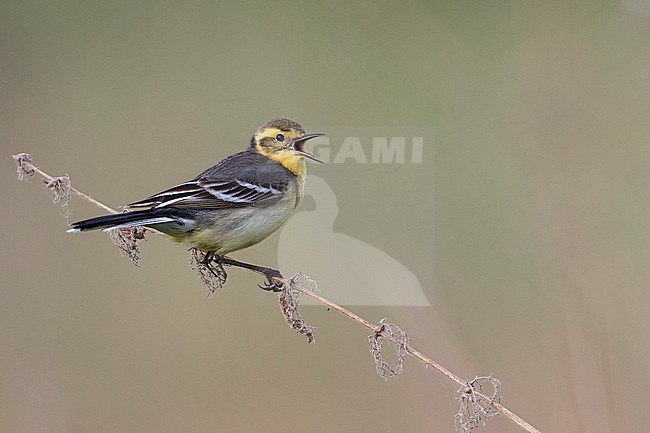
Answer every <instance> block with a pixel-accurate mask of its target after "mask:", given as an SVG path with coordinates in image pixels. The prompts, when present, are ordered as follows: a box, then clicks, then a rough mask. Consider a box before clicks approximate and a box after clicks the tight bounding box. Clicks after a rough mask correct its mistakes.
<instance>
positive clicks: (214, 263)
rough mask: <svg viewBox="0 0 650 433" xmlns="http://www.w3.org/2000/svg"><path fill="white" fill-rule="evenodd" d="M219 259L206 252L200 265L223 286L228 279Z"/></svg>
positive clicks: (218, 256) (217, 256)
mask: <svg viewBox="0 0 650 433" xmlns="http://www.w3.org/2000/svg"><path fill="white" fill-rule="evenodd" d="M220 259H221V256H220V255H218V254H215V253H214V252H212V251H208V252H206V253H205V256H204V257H203V260H201V264H202V265H203V266H205V268H206V269H207V270H208V271H209V272H210V273H211V274H212V275H214V277H215V278H216V279H217V280H218V281H219V282H220V283H221V284H222V285H223V284H224V283H225V282H226V279H227V278H228V274H227V273H226V270H225V269H224V268H223V264H222V263H221V260H220Z"/></svg>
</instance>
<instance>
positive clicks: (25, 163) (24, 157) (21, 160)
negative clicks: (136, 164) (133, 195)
mask: <svg viewBox="0 0 650 433" xmlns="http://www.w3.org/2000/svg"><path fill="white" fill-rule="evenodd" d="M13 158H14V160H15V161H16V164H18V178H20V179H23V178H24V177H26V176H31V175H33V174H34V173H38V174H40V175H41V176H42V177H43V180H44V181H46V182H45V183H50V182H53V181H56V179H57V178H55V177H53V176H50V175H49V174H47V173H45V172H44V171H43V170H41V169H40V168H38V167H37V166H35V165H34V162H33V160H32V157H31V155H30V154H28V153H19V154H16V155H13ZM68 189H69V190H70V192H71V193H73V194H75V195H76V196H77V197H79V198H81V199H83V200H86V201H87V202H88V203H92V204H94V205H95V206H97V207H98V208H101V209H104V210H105V211H106V212H108V213H114V214H116V213H119V212H118V211H116V210H115V209H113V208H110V207H108V206H106V205H105V204H104V203H101V202H98V201H97V200H95V199H94V198H92V197H91V196H89V195H88V194H84V193H83V192H81V191H79V190H78V189H77V188H75V187H73V186H72V185H70V186H68Z"/></svg>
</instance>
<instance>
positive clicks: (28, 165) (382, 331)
mask: <svg viewBox="0 0 650 433" xmlns="http://www.w3.org/2000/svg"><path fill="white" fill-rule="evenodd" d="M13 157H14V160H15V161H16V163H17V164H18V177H19V179H23V178H24V177H27V176H31V175H33V174H34V172H36V173H38V174H40V175H41V176H43V178H44V179H45V180H47V182H46V183H48V182H52V181H54V180H56V178H54V177H52V176H50V175H49V174H47V173H45V172H44V171H42V170H41V169H39V168H38V167H36V166H35V165H34V164H33V161H32V158H31V155H29V154H27V153H20V154H17V155H13ZM69 189H70V191H71V192H73V193H74V194H75V195H77V196H78V197H80V198H82V199H83V200H86V201H88V202H89V203H92V204H94V205H95V206H98V207H100V208H102V209H104V210H106V211H107V212H110V213H119V212H118V211H116V210H114V209H112V208H110V207H108V206H106V205H105V204H103V203H100V202H99V201H97V200H95V199H93V198H92V197H90V196H89V195H87V194H84V193H83V192H81V191H79V190H77V189H76V188H73V187H72V186H69ZM251 270H252V269H251ZM252 271H253V272H257V271H255V270H252ZM258 273H260V274H262V275H264V274H263V273H261V272H258ZM265 276H267V277H268V275H265ZM272 278H273V279H274V280H275V281H277V282H278V283H281V284H283V285H284V286H285V287H290V288H293V289H295V290H298V291H299V292H300V293H302V294H304V295H306V296H309V297H310V298H312V299H314V300H316V301H318V302H320V303H321V304H324V305H326V306H328V307H329V308H331V309H333V310H335V311H337V312H339V313H340V314H342V315H344V316H347V317H348V318H350V319H352V320H354V321H355V322H357V323H359V324H360V325H362V326H364V327H366V328H368V329H369V330H371V331H372V332H373V333H374V334H376V335H381V336H382V337H384V338H386V339H387V340H389V341H391V342H393V343H394V344H395V345H397V346H398V347H400V346H401V347H405V349H406V352H407V353H408V354H409V355H411V356H412V357H414V358H416V359H417V360H419V361H420V362H422V363H424V364H425V365H427V366H429V367H431V368H433V369H434V370H435V371H437V372H438V373H440V374H442V375H443V376H444V377H446V378H447V379H449V380H451V381H452V382H454V383H455V384H456V385H458V386H460V387H461V389H467V390H468V392H471V393H472V394H473V395H474V396H476V397H478V398H480V399H482V400H483V401H485V402H486V404H487V406H489V407H492V408H493V409H494V410H496V411H498V412H500V413H501V414H502V415H504V416H505V417H506V418H508V419H509V420H510V421H512V422H513V423H515V424H517V425H518V426H519V427H521V428H522V429H524V430H525V431H527V432H529V433H540V431H539V430H538V429H536V428H535V427H533V426H532V425H531V424H530V423H529V422H527V421H526V420H524V419H523V418H521V417H520V416H519V415H517V414H515V413H514V412H512V411H511V410H509V409H508V408H506V407H505V406H503V405H502V404H501V403H499V402H497V401H495V399H494V396H488V395H486V394H485V393H484V392H482V391H480V390H479V389H477V388H475V387H473V386H472V385H471V383H470V382H468V381H466V380H463V379H462V378H461V377H459V376H457V375H456V374H454V373H453V372H451V371H450V370H448V369H446V368H445V367H443V366H442V365H440V364H438V363H437V362H435V361H434V360H432V359H431V358H429V357H427V356H425V355H423V354H422V353H421V352H419V351H418V350H416V349H415V348H414V347H413V346H411V345H410V344H409V343H408V342H406V343H405V341H404V339H400V337H399V336H398V335H396V334H394V333H392V332H390V330H389V329H387V328H386V327H385V326H383V325H380V326H377V325H375V324H374V323H372V322H370V321H368V320H366V319H364V318H363V317H361V316H359V315H358V314H356V313H353V312H352V311H350V310H348V309H346V308H344V307H341V306H340V305H338V304H335V303H334V302H332V301H330V300H329V299H327V298H324V297H323V296H321V295H319V294H317V293H315V292H313V291H312V290H309V289H307V288H305V287H302V286H300V285H299V284H298V283H297V282H296V281H295V279H286V278H279V277H272ZM495 392H496V390H495Z"/></svg>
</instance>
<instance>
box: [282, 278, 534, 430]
mask: <svg viewBox="0 0 650 433" xmlns="http://www.w3.org/2000/svg"><path fill="white" fill-rule="evenodd" d="M280 281H281V282H282V283H285V284H289V283H290V282H289V280H286V279H283V280H280ZM293 287H294V288H295V289H297V290H299V291H300V292H301V293H303V294H304V295H306V296H309V297H310V298H312V299H315V300H316V301H318V302H320V303H321V304H325V305H327V306H328V307H330V308H331V309H333V310H336V311H337V312H339V313H341V314H343V315H344V316H347V317H348V318H350V319H352V320H354V321H355V322H357V323H359V324H360V325H363V326H365V327H366V328H368V329H370V330H371V331H373V332H377V333H380V334H381V335H382V336H383V337H384V338H386V339H388V340H390V341H392V342H393V343H395V344H398V343H399V341H398V340H397V339H396V338H395V337H394V336H393V335H391V334H390V333H387V332H384V331H382V330H381V329H378V328H377V326H376V325H375V324H374V323H372V322H369V321H368V320H366V319H364V318H363V317H361V316H359V315H358V314H355V313H353V312H352V311H350V310H348V309H347V308H344V307H341V306H340V305H338V304H335V303H334V302H332V301H330V300H329V299H327V298H324V297H322V296H320V295H319V294H317V293H314V292H312V291H311V290H308V289H306V288H304V287H301V286H299V285H296V284H293ZM406 351H407V353H408V354H409V355H411V356H413V357H414V358H416V359H418V360H419V361H421V362H422V363H424V364H425V365H427V366H429V367H431V368H433V369H434V370H436V371H437V372H438V373H440V374H442V375H443V376H445V377H446V378H447V379H449V380H451V381H452V382H454V383H456V385H458V386H461V387H466V386H467V381H466V380H464V379H462V378H460V377H459V376H457V375H456V374H454V373H452V372H451V371H449V370H447V369H446V368H445V367H443V366H442V365H440V364H438V363H437V362H435V361H434V360H432V359H431V358H429V357H427V356H425V355H423V354H422V353H421V352H419V351H417V350H415V349H414V348H413V347H412V346H410V345H408V346H406ZM474 394H475V395H476V396H477V397H479V398H481V399H483V400H485V401H486V402H487V403H489V404H490V405H491V406H492V407H493V408H494V409H495V410H497V411H498V412H500V413H501V414H502V415H503V416H505V417H506V418H508V419H509V420H510V421H512V422H514V423H515V424H517V425H518V426H519V427H521V428H522V429H524V430H526V431H528V432H530V433H540V431H539V430H537V429H536V428H535V427H533V426H532V425H531V424H530V423H529V422H527V421H526V420H524V419H523V418H521V417H520V416H519V415H517V414H515V413H513V412H512V411H511V410H509V409H508V408H506V407H505V406H503V405H502V404H500V403H497V402H495V401H492V398H491V397H490V396H487V395H485V394H484V393H482V392H480V391H474Z"/></svg>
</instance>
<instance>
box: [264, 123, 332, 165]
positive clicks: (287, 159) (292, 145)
mask: <svg viewBox="0 0 650 433" xmlns="http://www.w3.org/2000/svg"><path fill="white" fill-rule="evenodd" d="M320 135H322V134H306V133H305V130H304V129H303V128H302V126H300V125H299V124H297V123H296V122H293V121H291V120H288V119H274V120H272V121H270V122H267V123H266V124H264V125H262V126H261V127H260V128H259V129H258V130H257V132H255V135H254V136H253V142H252V143H251V144H252V145H253V146H254V147H255V150H257V151H258V152H259V153H261V154H262V155H264V156H266V157H267V158H269V159H272V160H274V161H276V162H278V163H279V164H282V166H284V167H285V168H286V169H287V170H289V171H291V172H292V173H293V174H294V175H296V176H298V177H299V178H302V177H303V176H304V175H305V172H306V166H305V158H309V159H312V160H314V161H317V162H320V163H322V161H320V160H319V159H318V158H316V157H315V156H313V155H311V154H310V153H307V152H305V150H304V147H303V146H304V144H305V141H307V140H309V139H311V138H314V137H318V136H320Z"/></svg>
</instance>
